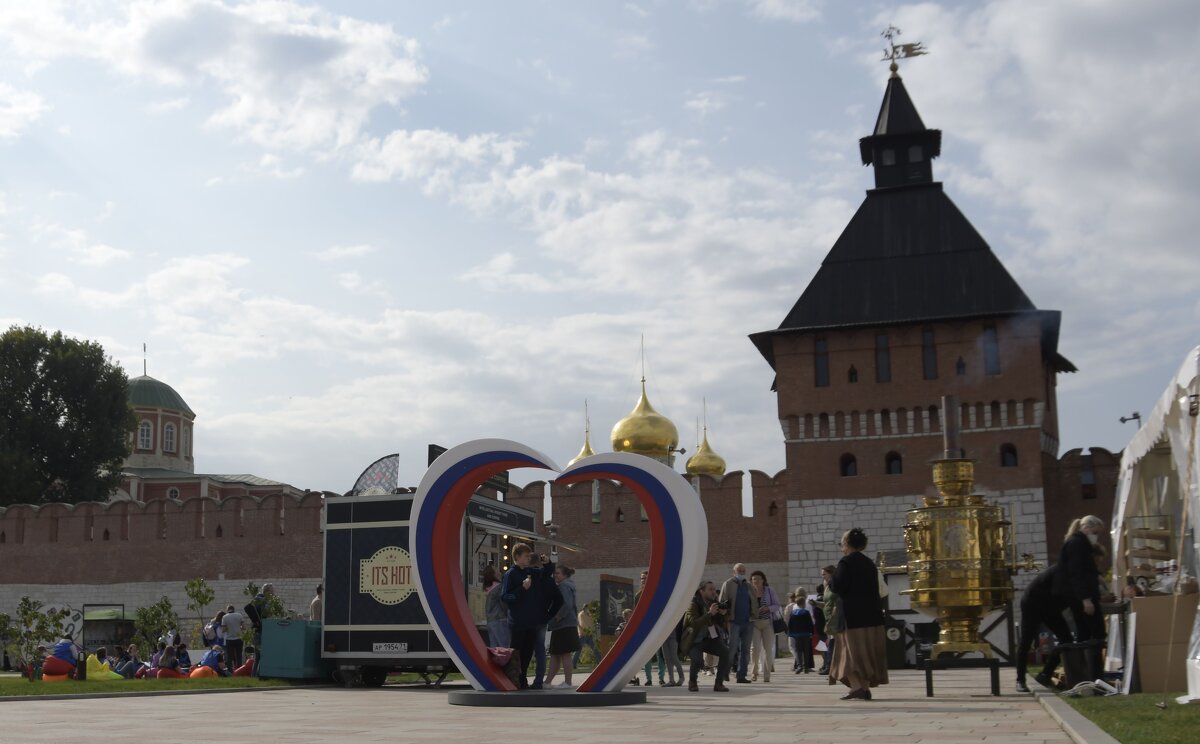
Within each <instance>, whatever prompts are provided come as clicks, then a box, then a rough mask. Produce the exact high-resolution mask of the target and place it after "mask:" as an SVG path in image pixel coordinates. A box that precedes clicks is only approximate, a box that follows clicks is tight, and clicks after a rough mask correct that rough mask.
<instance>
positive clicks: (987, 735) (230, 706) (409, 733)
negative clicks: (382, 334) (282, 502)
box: [0, 662, 1071, 744]
mask: <svg viewBox="0 0 1200 744" xmlns="http://www.w3.org/2000/svg"><path fill="white" fill-rule="evenodd" d="M785 666H786V662H784V663H781V664H780V672H779V673H776V674H774V675H772V678H771V683H770V684H763V683H761V682H758V683H754V684H750V685H731V687H732V688H733V689H732V691H731V692H728V693H721V694H717V693H713V692H712V691H711V689H707V690H703V688H702V691H701V692H699V693H689V692H688V691H687V689H686V688H685V687H673V688H665V689H664V688H659V687H657V686H656V687H651V688H649V699H648V702H647V703H646V704H645V705H637V706H628V707H615V708H574V709H571V708H564V709H547V708H468V707H461V706H453V705H449V704H448V703H447V702H446V691H445V690H436V689H426V688H419V687H407V686H391V685H389V686H387V687H383V688H379V689H342V688H311V689H288V688H284V689H266V690H254V691H246V692H228V693H219V694H188V695H169V696H168V695H162V696H130V697H124V698H112V697H109V698H99V699H72V700H37V699H31V700H20V701H13V700H9V701H6V702H0V742H4V744H10V743H12V744H23V743H24V742H64V741H87V742H89V743H91V742H104V741H121V742H128V741H131V740H150V741H174V742H185V741H220V742H222V743H225V742H254V744H262V743H263V742H273V741H283V742H331V741H339V740H340V741H345V742H347V743H349V742H391V743H393V744H395V743H397V742H439V743H440V744H446V743H448V742H454V743H456V744H457V743H459V742H505V741H530V742H540V741H554V742H582V743H584V744H591V743H593V742H594V743H596V744H626V743H628V744H633V743H635V742H646V743H647V744H662V743H663V742H676V741H702V742H799V741H802V742H804V744H819V743H820V742H838V743H839V744H845V743H846V742H862V743H863V744H890V743H892V742H897V743H898V742H904V743H905V744H918V743H919V742H938V743H939V744H945V742H1069V741H1071V739H1070V738H1069V737H1068V736H1067V734H1066V733H1065V732H1064V730H1063V729H1062V728H1061V727H1060V725H1059V724H1058V723H1056V722H1055V720H1054V719H1053V718H1052V717H1051V715H1050V714H1049V713H1047V711H1046V710H1045V709H1044V708H1043V707H1042V706H1041V705H1040V704H1039V703H1038V702H1037V700H1035V699H1034V698H1033V697H1032V696H1030V695H1018V694H1015V693H1008V692H1006V693H1005V694H1004V695H1002V696H1001V697H992V696H991V695H990V694H988V691H989V684H988V674H987V672H986V671H984V670H978V671H977V670H953V671H945V672H939V673H938V676H937V678H936V679H937V687H936V692H937V697H934V698H927V697H925V681H924V675H923V674H922V673H921V672H917V671H911V670H910V671H899V672H892V683H891V684H889V685H887V686H884V687H880V688H877V689H876V691H875V693H876V695H875V699H874V700H872V701H870V702H865V701H841V700H839V699H838V698H839V697H840V696H841V695H842V694H844V692H845V689H844V688H842V687H830V686H828V685H827V684H825V679H824V677H819V676H817V675H815V674H809V675H793V674H791V673H790V672H785V670H784V667H785ZM1003 671H1004V672H1005V674H1004V690H1006V691H1007V690H1010V689H1011V676H1012V675H1011V670H1003ZM701 680H702V682H707V684H708V686H709V688H711V685H712V678H711V677H702V678H701ZM130 687H131V689H135V688H136V684H131V685H130ZM460 689H461V688H460ZM534 694H536V693H534Z"/></svg>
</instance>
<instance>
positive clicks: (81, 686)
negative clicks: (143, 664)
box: [0, 676, 288, 697]
mask: <svg viewBox="0 0 1200 744" xmlns="http://www.w3.org/2000/svg"><path fill="white" fill-rule="evenodd" d="M287 686H288V682H287V681H286V680H279V679H268V680H260V679H257V678H255V677H209V678H203V679H127V680H119V679H113V680H95V681H93V680H86V681H84V682H76V681H74V680H66V681H64V682H45V681H40V682H30V681H29V680H26V679H23V678H21V677H11V676H0V697H18V696H25V695H78V694H82V693H101V694H113V693H121V692H145V691H147V690H215V689H220V690H228V689H240V688H246V687H287Z"/></svg>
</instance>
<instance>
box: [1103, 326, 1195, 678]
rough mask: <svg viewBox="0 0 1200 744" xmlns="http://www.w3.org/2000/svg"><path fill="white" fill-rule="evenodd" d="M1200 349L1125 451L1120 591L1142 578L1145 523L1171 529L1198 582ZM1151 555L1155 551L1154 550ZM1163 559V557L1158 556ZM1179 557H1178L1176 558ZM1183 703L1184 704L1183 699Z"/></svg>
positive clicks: (1190, 670) (1115, 535) (1190, 659)
mask: <svg viewBox="0 0 1200 744" xmlns="http://www.w3.org/2000/svg"><path fill="white" fill-rule="evenodd" d="M1198 413H1200V346H1198V347H1196V348H1194V349H1192V351H1191V352H1190V353H1189V354H1188V355H1187V358H1186V359H1184V362H1183V366H1181V367H1180V368H1179V372H1178V373H1177V374H1176V375H1175V377H1174V379H1172V380H1171V382H1170V384H1169V385H1168V386H1167V389H1166V390H1165V391H1163V394H1162V397H1161V398H1159V400H1158V404H1157V405H1156V406H1155V407H1154V410H1153V411H1152V412H1151V413H1150V415H1149V416H1147V417H1146V419H1145V423H1144V424H1143V425H1142V428H1140V429H1138V432H1137V433H1136V434H1134V435H1133V439H1131V440H1130V442H1129V444H1128V445H1127V446H1126V447H1125V451H1124V453H1123V455H1122V457H1121V477H1120V480H1119V481H1118V484H1117V499H1116V504H1115V506H1114V508H1113V520H1112V544H1113V558H1114V563H1113V567H1114V570H1113V576H1114V579H1116V580H1117V582H1118V583H1117V586H1116V587H1114V588H1115V589H1117V591H1118V595H1119V591H1120V588H1121V586H1122V585H1123V584H1124V577H1125V576H1126V575H1127V574H1129V573H1131V572H1132V573H1134V574H1136V573H1137V567H1130V566H1127V565H1126V561H1125V550H1126V548H1127V547H1129V546H1127V545H1125V544H1124V543H1125V541H1126V526H1127V523H1128V525H1135V524H1140V523H1141V522H1139V520H1146V519H1155V518H1158V519H1161V520H1162V521H1161V522H1159V523H1158V525H1157V526H1166V525H1169V526H1170V529H1171V532H1172V533H1173V535H1172V537H1173V538H1174V544H1175V546H1176V551H1175V552H1176V553H1177V555H1178V556H1179V559H1180V561H1179V569H1180V574H1179V575H1180V576H1182V575H1183V573H1186V574H1187V575H1189V576H1191V577H1193V578H1194V577H1196V575H1197V567H1198V564H1200V530H1196V529H1195V526H1196V525H1197V524H1200V487H1198V486H1197V479H1200V451H1198V447H1197V435H1198V434H1200V415H1197V414H1198ZM1148 552H1149V551H1148ZM1158 557H1162V556H1158ZM1174 558H1175V556H1172V559H1174ZM1177 601H1179V602H1200V594H1187V595H1182V596H1178V598H1177ZM1186 663H1187V678H1188V695H1187V698H1190V699H1191V700H1193V701H1195V700H1200V614H1198V615H1197V617H1196V623H1195V624H1194V626H1193V627H1192V634H1191V641H1190V643H1189V644H1188V653H1187V662H1186ZM1181 701H1182V699H1181Z"/></svg>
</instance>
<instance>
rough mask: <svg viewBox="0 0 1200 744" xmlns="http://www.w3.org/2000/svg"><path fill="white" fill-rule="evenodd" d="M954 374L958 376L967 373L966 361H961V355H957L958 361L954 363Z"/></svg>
mask: <svg viewBox="0 0 1200 744" xmlns="http://www.w3.org/2000/svg"><path fill="white" fill-rule="evenodd" d="M954 374H956V375H958V376H959V377H963V376H964V375H966V374H967V363H966V362H964V361H963V358H962V357H959V358H958V361H957V362H955V363H954Z"/></svg>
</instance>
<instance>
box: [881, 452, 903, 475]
mask: <svg viewBox="0 0 1200 744" xmlns="http://www.w3.org/2000/svg"><path fill="white" fill-rule="evenodd" d="M883 468H884V472H885V473H887V474H888V475H900V474H901V473H903V472H904V459H903V458H901V457H900V453H899V452H889V453H887V456H886V457H885V458H884V459H883Z"/></svg>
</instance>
